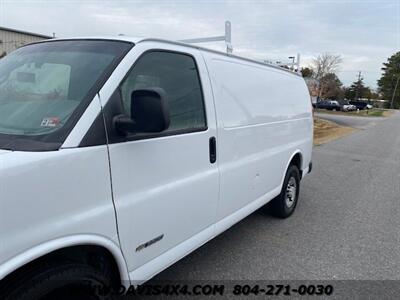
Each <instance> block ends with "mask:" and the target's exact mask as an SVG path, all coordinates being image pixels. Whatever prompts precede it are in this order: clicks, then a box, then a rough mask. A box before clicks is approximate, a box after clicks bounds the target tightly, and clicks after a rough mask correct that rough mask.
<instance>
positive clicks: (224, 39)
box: [178, 21, 300, 74]
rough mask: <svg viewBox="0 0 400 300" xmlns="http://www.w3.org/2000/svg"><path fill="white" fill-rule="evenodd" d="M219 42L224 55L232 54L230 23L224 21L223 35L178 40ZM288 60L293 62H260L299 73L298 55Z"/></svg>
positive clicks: (192, 42)
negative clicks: (224, 50)
mask: <svg viewBox="0 0 400 300" xmlns="http://www.w3.org/2000/svg"><path fill="white" fill-rule="evenodd" d="M220 41H222V42H225V44H226V53H227V54H232V53H233V46H232V26H231V22H230V21H225V35H221V36H213V37H203V38H194V39H186V40H179V41H178V42H182V43H187V44H196V43H208V42H220ZM295 58H296V60H295ZM289 59H292V60H293V61H292V62H288V63H282V62H280V61H276V62H274V61H271V60H260V62H261V63H263V64H266V65H274V66H276V67H279V68H282V69H285V70H287V71H292V72H294V73H297V74H298V73H300V53H297V55H296V57H294V56H290V57H289Z"/></svg>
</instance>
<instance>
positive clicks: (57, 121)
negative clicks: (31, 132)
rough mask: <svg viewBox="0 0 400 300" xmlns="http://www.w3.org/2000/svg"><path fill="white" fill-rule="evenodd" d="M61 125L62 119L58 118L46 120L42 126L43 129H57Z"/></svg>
mask: <svg viewBox="0 0 400 300" xmlns="http://www.w3.org/2000/svg"><path fill="white" fill-rule="evenodd" d="M59 124H60V119H59V118H57V117H50V118H44V119H43V120H42V123H41V124H40V126H42V127H57V126H58V125H59Z"/></svg>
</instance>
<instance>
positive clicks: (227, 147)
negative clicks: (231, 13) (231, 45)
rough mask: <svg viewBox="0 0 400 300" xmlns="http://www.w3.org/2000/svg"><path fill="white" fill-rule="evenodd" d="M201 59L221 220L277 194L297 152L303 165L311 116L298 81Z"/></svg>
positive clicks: (259, 69)
mask: <svg viewBox="0 0 400 300" xmlns="http://www.w3.org/2000/svg"><path fill="white" fill-rule="evenodd" d="M203 56H204V57H205V59H206V62H207V66H208V68H209V72H210V77H211V81H212V86H213V91H214V97H215V102H216V111H217V119H218V137H219V141H218V152H219V169H220V191H221V192H220V193H221V194H220V204H219V211H218V216H217V219H218V220H221V219H223V218H225V217H227V216H229V215H231V214H233V213H234V212H236V211H237V210H239V209H241V208H243V207H244V206H246V205H248V204H249V203H251V202H253V201H255V200H256V199H259V198H261V197H262V196H263V195H266V194H269V198H270V199H272V198H273V197H274V196H276V195H277V194H279V191H280V187H281V185H282V178H283V176H284V174H285V172H286V168H287V164H288V162H289V160H290V158H291V157H292V155H293V154H294V153H295V152H296V151H298V152H300V153H301V154H302V155H303V153H304V154H305V155H304V162H303V164H304V163H306V164H305V166H307V165H308V162H309V160H310V159H311V149H312V125H313V121H312V111H311V104H310V99H309V96H308V91H307V90H306V86H305V83H304V80H303V79H302V78H300V77H297V76H293V75H291V74H287V73H286V72H282V71H279V70H276V69H273V68H269V67H267V66H265V67H263V66H261V65H258V64H252V63H249V62H244V61H239V60H235V59H232V58H227V57H222V56H219V55H216V54H212V53H206V52H204V53H203ZM271 191H275V192H274V193H272V194H271ZM270 199H266V201H268V200H270Z"/></svg>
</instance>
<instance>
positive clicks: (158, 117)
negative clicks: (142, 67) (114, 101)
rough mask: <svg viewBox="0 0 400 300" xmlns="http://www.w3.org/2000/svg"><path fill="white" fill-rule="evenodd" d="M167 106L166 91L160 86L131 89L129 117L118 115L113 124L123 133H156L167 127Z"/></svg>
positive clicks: (168, 121) (168, 120)
mask: <svg viewBox="0 0 400 300" xmlns="http://www.w3.org/2000/svg"><path fill="white" fill-rule="evenodd" d="M169 123H170V119H169V107H168V102H167V99H166V93H165V91H164V90H163V89H161V88H149V89H142V90H136V91H133V92H132V94H131V118H130V117H128V116H125V115H118V116H116V117H115V118H114V125H115V127H116V128H117V130H118V131H120V132H123V133H125V134H126V133H146V132H149V133H156V132H161V131H164V130H165V129H167V128H168V127H169Z"/></svg>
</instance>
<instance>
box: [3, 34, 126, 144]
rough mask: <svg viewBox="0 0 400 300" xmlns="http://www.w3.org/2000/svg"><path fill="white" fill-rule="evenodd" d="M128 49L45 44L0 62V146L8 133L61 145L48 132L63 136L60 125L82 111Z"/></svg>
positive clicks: (118, 44)
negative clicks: (100, 83) (58, 133)
mask: <svg viewBox="0 0 400 300" xmlns="http://www.w3.org/2000/svg"><path fill="white" fill-rule="evenodd" d="M129 48H131V45H129V44H127V43H124V42H114V41H100V40H70V41H51V42H45V43H38V44H33V45H30V46H25V47H22V48H20V49H18V50H16V51H14V52H13V53H11V54H10V55H8V56H6V57H5V58H3V59H0V148H2V147H1V146H2V145H1V144H2V143H1V140H5V139H6V137H5V136H11V135H12V136H14V138H13V140H15V139H16V136H17V137H18V138H23V139H24V138H25V141H26V139H28V140H36V141H42V142H43V141H51V142H59V143H60V142H62V137H61V136H60V135H59V136H54V133H56V132H58V131H60V130H61V131H62V133H60V134H61V135H63V136H64V137H65V131H66V130H65V129H64V127H65V126H67V125H68V124H69V122H70V120H71V119H73V118H74V114H76V113H78V112H82V109H84V108H86V107H87V105H88V103H86V104H85V105H84V102H87V101H90V100H91V99H93V97H94V95H95V93H96V92H97V91H98V89H99V82H100V81H102V79H103V82H104V77H105V76H106V75H107V74H106V73H107V72H110V68H113V67H115V65H116V64H117V63H118V62H119V60H120V59H121V58H122V57H123V55H125V54H126V52H127V51H128V49H129ZM88 97H89V98H90V97H91V99H90V100H88ZM75 119H76V118H75ZM70 125H71V124H70ZM62 129H64V130H62ZM51 134H53V138H49V137H48V136H49V135H51ZM3 144H4V142H3Z"/></svg>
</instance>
